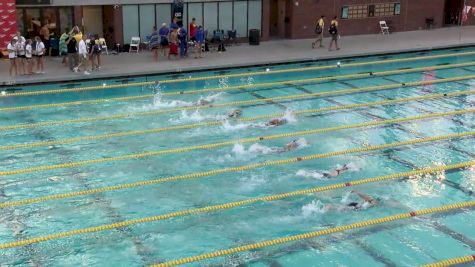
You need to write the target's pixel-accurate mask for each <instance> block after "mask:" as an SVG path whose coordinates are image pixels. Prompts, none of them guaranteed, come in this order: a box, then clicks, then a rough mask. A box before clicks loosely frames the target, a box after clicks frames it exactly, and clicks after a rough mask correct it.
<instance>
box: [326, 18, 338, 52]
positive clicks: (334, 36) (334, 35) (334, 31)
mask: <svg viewBox="0 0 475 267" xmlns="http://www.w3.org/2000/svg"><path fill="white" fill-rule="evenodd" d="M328 32H329V33H330V35H331V41H330V46H329V47H328V51H332V45H333V42H335V47H336V50H340V48H339V47H338V36H339V35H338V20H337V17H336V16H335V17H333V20H332V22H331V24H330V28H329V29H328Z"/></svg>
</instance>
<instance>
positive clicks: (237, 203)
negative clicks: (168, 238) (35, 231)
mask: <svg viewBox="0 0 475 267" xmlns="http://www.w3.org/2000/svg"><path fill="white" fill-rule="evenodd" d="M474 164H475V161H466V162H461V163H457V164H451V165H446V166H435V167H428V168H425V169H419V170H413V171H407V172H402V173H393V174H388V175H383V176H376V177H372V178H365V179H360V180H355V181H352V182H345V183H339V184H333V185H328V186H319V187H313V188H309V189H303V190H298V191H291V192H286V193H280V194H275V195H268V196H262V197H254V198H248V199H244V200H240V201H235V202H227V203H222V204H217V205H211V206H205V207H201V208H194V209H188V210H181V211H176V212H170V213H165V214H161V215H156V216H150V217H144V218H138V219H132V220H126V221H121V222H116V223H111V224H105V225H100V226H93V227H87V228H82V229H76V230H71V231H66V232H59V233H54V234H49V235H44V236H39V237H34V238H29V239H23V240H18V241H13V242H8V243H1V244H0V249H8V248H14V247H20V246H26V245H31V244H34V243H40V242H45V241H50V240H55V239H61V238H65V237H70V236H77V235H82V234H88V233H95V232H101V231H106V230H112V229H116V228H123V227H127V226H131V225H136V224H141V223H148V222H155V221H162V220H168V219H171V218H176V217H184V216H189V215H196V214H201V213H209V212H214V211H220V210H228V209H232V208H236V207H242V206H247V205H251V204H255V203H259V202H270V201H276V200H281V199H286V198H290V197H295V196H303V195H308V194H314V193H318V192H323V191H333V190H337V189H342V188H348V187H353V186H358V185H363V184H369V183H379V182H383V181H387V180H394V179H398V178H403V177H407V176H414V175H420V174H428V173H434V172H438V171H445V170H452V169H461V168H465V167H468V166H472V165H474ZM472 202H473V203H474V205H475V201H472Z"/></svg>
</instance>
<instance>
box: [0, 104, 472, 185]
mask: <svg viewBox="0 0 475 267" xmlns="http://www.w3.org/2000/svg"><path fill="white" fill-rule="evenodd" d="M469 112H470V113H473V112H475V109H468V110H456V111H449V112H443V113H433V114H425V115H420V116H414V117H410V118H409V119H408V118H399V119H389V120H383V121H371V122H364V123H357V124H349V125H340V126H336V127H330V128H320V129H311V130H304V131H296V132H290V133H283V134H275V135H268V136H261V137H251V138H242V139H239V140H228V141H224V142H219V143H209V144H202V145H194V146H186V147H179V148H172V149H164V150H156V151H146V152H140V153H133V154H126V155H121V156H115V157H106V158H97V159H89V160H83V161H74V162H68V163H60V164H54V165H41V166H34V167H30V168H25V169H16V170H9V171H0V176H8V175H16V174H24V173H33V172H41V171H50V170H57V169H66V168H76V167H80V166H85V165H93V164H101V163H106V162H115V161H122V160H130V159H140V158H146V157H154V156H159V155H165V154H178V153H185V152H190V151H193V150H201V149H215V148H218V147H223V146H229V145H234V144H236V143H252V142H259V141H262V140H273V139H280V138H287V137H296V136H302V135H309V134H320V133H327V132H332V131H338V130H346V129H354V128H360V127H368V126H375V125H382V124H393V123H399V122H405V121H411V120H420V119H426V118H431V117H434V116H435V117H440V116H441V115H442V116H448V115H459V114H466V113H469Z"/></svg>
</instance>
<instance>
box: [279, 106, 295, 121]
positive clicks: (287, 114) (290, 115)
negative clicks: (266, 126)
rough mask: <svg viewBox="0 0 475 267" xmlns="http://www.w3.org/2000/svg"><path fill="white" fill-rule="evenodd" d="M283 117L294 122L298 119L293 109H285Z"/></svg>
mask: <svg viewBox="0 0 475 267" xmlns="http://www.w3.org/2000/svg"><path fill="white" fill-rule="evenodd" d="M282 119H285V120H286V121H287V122H288V123H293V122H296V121H297V117H295V114H294V112H293V111H292V110H291V109H287V110H285V113H284V115H283V116H282Z"/></svg>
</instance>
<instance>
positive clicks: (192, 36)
mask: <svg viewBox="0 0 475 267" xmlns="http://www.w3.org/2000/svg"><path fill="white" fill-rule="evenodd" d="M197 30H198V25H197V24H196V18H192V19H191V22H190V26H189V31H190V41H193V42H195V41H196V31H197Z"/></svg>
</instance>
